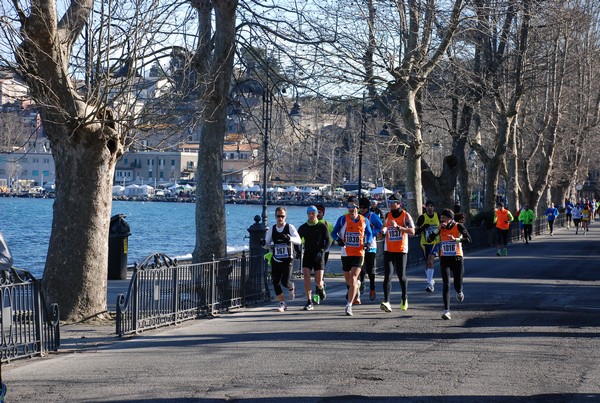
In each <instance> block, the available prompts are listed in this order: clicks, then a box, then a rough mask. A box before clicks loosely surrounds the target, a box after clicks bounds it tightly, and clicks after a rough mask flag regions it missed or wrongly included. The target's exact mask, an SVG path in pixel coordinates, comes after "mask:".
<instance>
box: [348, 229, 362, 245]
mask: <svg viewBox="0 0 600 403" xmlns="http://www.w3.org/2000/svg"><path fill="white" fill-rule="evenodd" d="M346 245H347V246H360V234H359V233H358V232H346Z"/></svg>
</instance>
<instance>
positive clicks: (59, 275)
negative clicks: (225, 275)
mask: <svg viewBox="0 0 600 403" xmlns="http://www.w3.org/2000/svg"><path fill="white" fill-rule="evenodd" d="M2 4H3V5H2V11H3V14H4V15H6V17H3V19H2V20H1V31H2V36H1V39H0V40H1V43H2V46H3V49H11V50H12V52H13V56H14V58H10V57H9V55H7V54H6V53H2V55H0V57H2V62H3V64H5V65H7V66H11V67H12V68H13V70H14V71H16V72H17V73H18V74H19V76H20V77H21V78H22V79H23V80H24V81H25V83H26V84H27V86H28V87H29V91H30V93H31V97H32V99H33V101H34V102H35V107H36V108H37V110H38V111H39V113H40V115H41V119H42V122H43V126H44V129H45V131H46V133H47V136H48V139H49V141H50V144H51V150H52V154H53V157H54V162H55V177H56V183H55V184H56V199H55V201H54V209H53V221H52V232H51V236H50V243H49V249H48V255H47V259H46V266H45V270H44V277H43V283H42V284H43V289H44V292H45V296H46V298H47V299H48V300H49V301H50V302H57V303H58V304H59V306H60V310H61V317H62V319H65V320H80V319H83V318H87V317H91V316H94V315H100V316H101V315H103V314H104V313H105V312H106V308H107V307H106V286H107V267H108V242H107V240H108V230H109V220H110V215H111V204H112V180H113V175H114V169H115V164H116V161H117V159H118V158H119V157H120V156H121V155H122V154H123V152H124V151H125V148H126V135H127V132H128V129H129V128H131V127H132V126H133V125H134V124H135V122H136V116H135V113H134V112H135V105H136V102H135V101H136V99H135V91H134V90H133V89H132V88H134V87H133V84H134V83H135V82H136V80H137V79H138V72H137V65H136V58H135V56H136V55H137V54H138V53H143V49H139V48H138V46H139V45H140V44H142V43H146V44H147V46H151V45H154V44H156V43H157V41H156V37H152V36H148V37H146V38H145V39H144V41H142V40H141V38H140V37H141V36H142V33H143V32H153V30H151V29H147V30H146V31H144V29H143V28H142V27H146V28H148V26H149V25H150V24H154V23H156V22H157V20H156V19H155V18H153V17H155V16H156V15H157V14H156V13H159V14H160V13H163V15H164V17H165V18H166V19H167V20H168V16H167V14H168V12H165V9H164V8H162V7H156V5H151V7H150V8H148V9H145V10H144V9H142V8H141V5H140V4H137V5H134V3H130V2H120V3H118V4H117V3H113V2H111V1H108V2H101V3H100V4H99V8H98V9H97V10H94V9H93V6H94V1H93V0H78V1H71V2H67V3H66V8H65V9H64V12H62V11H63V10H62V9H59V8H57V3H56V2H55V1H54V0H32V1H30V2H28V3H27V7H25V3H23V2H19V1H16V0H15V1H12V2H11V5H10V6H9V5H8V3H2ZM168 7H169V6H167V9H166V10H167V11H168ZM61 12H62V14H59V13H61ZM160 31H161V30H160V29H157V30H156V32H160ZM153 38H154V39H153ZM4 46H6V47H4Z"/></svg>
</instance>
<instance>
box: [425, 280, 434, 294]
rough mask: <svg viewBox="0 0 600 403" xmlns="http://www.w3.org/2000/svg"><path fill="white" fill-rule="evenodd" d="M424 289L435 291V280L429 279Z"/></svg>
mask: <svg viewBox="0 0 600 403" xmlns="http://www.w3.org/2000/svg"><path fill="white" fill-rule="evenodd" d="M425 291H427V292H434V291H435V280H431V283H427V287H426V288H425Z"/></svg>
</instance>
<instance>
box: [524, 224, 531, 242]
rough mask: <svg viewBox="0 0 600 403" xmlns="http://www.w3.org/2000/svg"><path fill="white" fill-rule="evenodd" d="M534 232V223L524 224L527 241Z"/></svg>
mask: <svg viewBox="0 0 600 403" xmlns="http://www.w3.org/2000/svg"><path fill="white" fill-rule="evenodd" d="M532 232H533V225H532V224H523V236H524V237H525V240H526V241H529V239H531V233H532Z"/></svg>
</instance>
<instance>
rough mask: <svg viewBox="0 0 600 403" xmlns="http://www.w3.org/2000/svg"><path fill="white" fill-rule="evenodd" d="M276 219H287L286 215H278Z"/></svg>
mask: <svg viewBox="0 0 600 403" xmlns="http://www.w3.org/2000/svg"><path fill="white" fill-rule="evenodd" d="M275 217H277V218H285V216H284V215H276V216H275Z"/></svg>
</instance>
